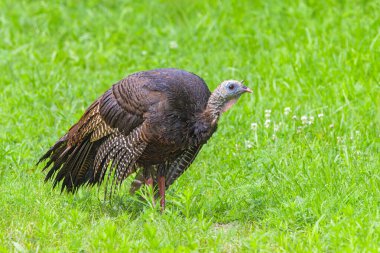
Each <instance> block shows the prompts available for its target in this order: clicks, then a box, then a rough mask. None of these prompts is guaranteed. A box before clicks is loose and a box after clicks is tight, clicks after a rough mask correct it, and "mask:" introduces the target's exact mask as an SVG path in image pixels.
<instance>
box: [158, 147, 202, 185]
mask: <svg viewBox="0 0 380 253" xmlns="http://www.w3.org/2000/svg"><path fill="white" fill-rule="evenodd" d="M201 148H202V146H191V147H189V148H188V149H186V150H185V151H184V152H183V153H182V154H181V155H180V156H179V157H178V158H177V159H176V160H175V161H174V162H172V163H171V164H170V165H169V168H168V169H167V172H166V176H165V178H166V188H168V187H169V186H170V185H171V184H173V182H174V181H175V180H176V179H177V178H178V177H179V176H181V175H182V174H183V172H185V170H186V169H187V168H188V167H189V166H190V164H191V163H192V162H193V161H194V159H195V157H196V156H197V154H198V152H199V151H200V149H201Z"/></svg>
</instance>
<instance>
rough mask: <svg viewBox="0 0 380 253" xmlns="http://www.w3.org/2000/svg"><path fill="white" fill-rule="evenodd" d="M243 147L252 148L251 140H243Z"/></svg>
mask: <svg viewBox="0 0 380 253" xmlns="http://www.w3.org/2000/svg"><path fill="white" fill-rule="evenodd" d="M245 147H246V148H252V147H253V143H252V142H251V141H245Z"/></svg>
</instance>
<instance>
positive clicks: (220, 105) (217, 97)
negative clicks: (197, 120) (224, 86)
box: [203, 89, 235, 125]
mask: <svg viewBox="0 0 380 253" xmlns="http://www.w3.org/2000/svg"><path fill="white" fill-rule="evenodd" d="M234 103H235V100H231V101H226V99H225V97H224V96H223V94H222V93H221V92H220V91H219V90H218V89H216V90H215V91H214V92H213V93H212V94H211V96H210V98H209V99H208V102H207V107H206V110H205V111H204V112H203V114H204V115H205V116H206V118H208V119H209V120H210V123H211V125H214V124H216V123H217V122H218V120H219V117H220V115H221V114H222V113H223V112H225V111H227V110H228V109H229V108H230V107H231V106H232V105H233V104H234Z"/></svg>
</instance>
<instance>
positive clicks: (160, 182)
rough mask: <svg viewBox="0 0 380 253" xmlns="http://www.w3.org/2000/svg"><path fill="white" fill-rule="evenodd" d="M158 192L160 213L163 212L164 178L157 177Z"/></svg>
mask: <svg viewBox="0 0 380 253" xmlns="http://www.w3.org/2000/svg"><path fill="white" fill-rule="evenodd" d="M158 192H159V194H160V197H161V199H160V205H161V211H164V210H165V176H161V175H160V176H158Z"/></svg>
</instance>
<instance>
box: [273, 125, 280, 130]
mask: <svg viewBox="0 0 380 253" xmlns="http://www.w3.org/2000/svg"><path fill="white" fill-rule="evenodd" d="M273 130H274V131H275V132H278V130H280V125H279V124H274V127H273Z"/></svg>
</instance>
